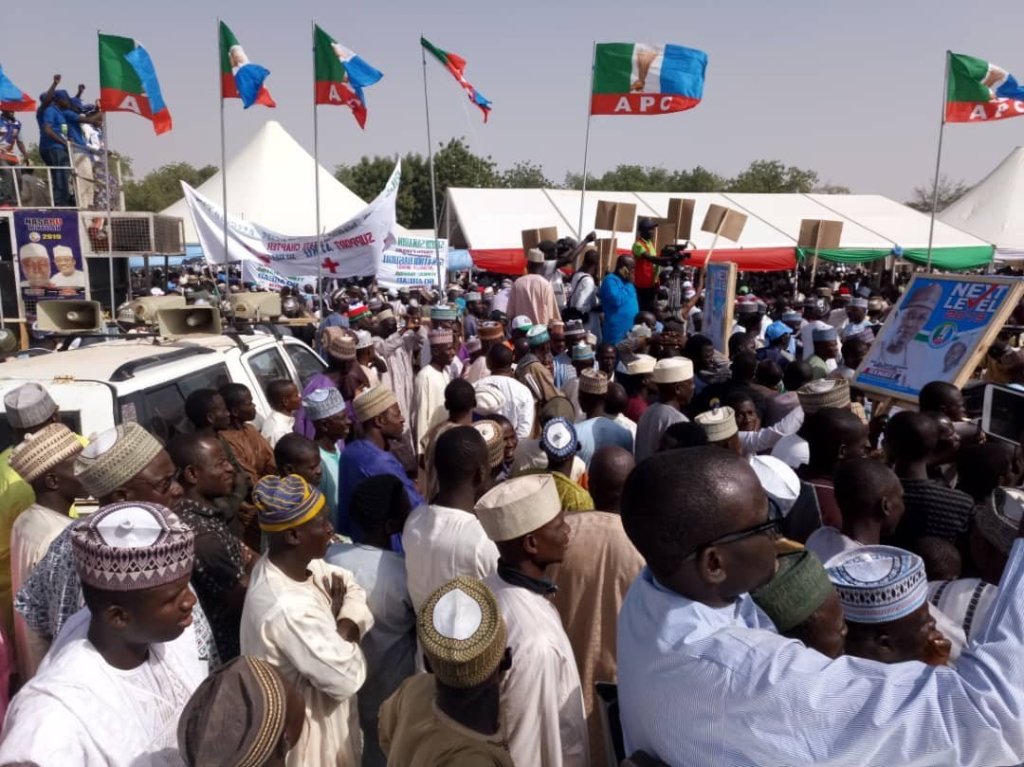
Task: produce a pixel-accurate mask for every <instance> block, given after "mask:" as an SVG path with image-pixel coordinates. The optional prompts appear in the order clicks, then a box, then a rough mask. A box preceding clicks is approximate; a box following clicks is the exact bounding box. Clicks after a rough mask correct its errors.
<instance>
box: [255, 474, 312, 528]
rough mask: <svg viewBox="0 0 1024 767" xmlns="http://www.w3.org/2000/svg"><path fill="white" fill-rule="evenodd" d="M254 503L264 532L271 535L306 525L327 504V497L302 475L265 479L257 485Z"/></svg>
mask: <svg viewBox="0 0 1024 767" xmlns="http://www.w3.org/2000/svg"><path fill="white" fill-rule="evenodd" d="M252 499H253V501H255V503H256V508H257V509H258V510H259V519H260V530H263V531H265V532H268V533H279V532H281V531H282V530H291V529H292V528H293V527H299V526H300V525H304V524H306V523H307V522H309V520H311V519H313V517H315V516H316V515H317V514H319V513H320V511H321V509H323V507H324V506H325V505H326V503H327V499H326V498H324V495H323V493H321V492H320V491H319V490H318V489H317V488H315V487H312V486H310V484H309V483H308V482H306V480H304V479H303V478H302V477H300V476H299V475H298V474H289V475H288V476H287V477H278V476H268V477H264V478H263V479H261V480H260V481H259V482H257V483H256V487H255V488H254V489H253V491H252Z"/></svg>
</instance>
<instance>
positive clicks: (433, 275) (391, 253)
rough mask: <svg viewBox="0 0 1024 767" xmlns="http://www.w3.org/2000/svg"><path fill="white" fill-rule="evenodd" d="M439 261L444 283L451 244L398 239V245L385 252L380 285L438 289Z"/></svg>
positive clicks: (408, 238) (414, 238)
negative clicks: (439, 261) (424, 286)
mask: <svg viewBox="0 0 1024 767" xmlns="http://www.w3.org/2000/svg"><path fill="white" fill-rule="evenodd" d="M438 258H440V260H441V279H446V276H445V275H447V274H448V240H445V239H440V240H423V239H420V238H418V237H399V238H398V242H397V244H396V245H394V246H393V247H391V248H389V249H388V250H387V251H385V252H384V256H383V257H382V258H381V261H380V268H379V269H378V270H377V284H378V285H380V286H381V287H384V288H411V287H415V286H417V285H436V284H437V261H438ZM442 287H443V286H442Z"/></svg>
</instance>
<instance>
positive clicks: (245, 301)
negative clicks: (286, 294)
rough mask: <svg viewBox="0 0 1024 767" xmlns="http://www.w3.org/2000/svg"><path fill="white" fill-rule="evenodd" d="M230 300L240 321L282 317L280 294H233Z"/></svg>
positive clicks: (229, 297)
mask: <svg viewBox="0 0 1024 767" xmlns="http://www.w3.org/2000/svg"><path fill="white" fill-rule="evenodd" d="M228 300H229V301H230V302H231V306H232V308H233V309H234V312H235V316H236V317H237V318H238V319H245V320H255V319H257V318H258V319H270V318H272V317H280V316H281V294H280V293H232V294H230V295H229V296H228Z"/></svg>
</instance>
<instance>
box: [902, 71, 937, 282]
mask: <svg viewBox="0 0 1024 767" xmlns="http://www.w3.org/2000/svg"><path fill="white" fill-rule="evenodd" d="M949 55H950V51H946V74H945V76H944V77H943V78H942V120H941V121H940V122H939V149H938V151H937V152H936V153H935V184H934V186H933V187H932V218H931V222H930V223H929V224H928V273H929V274H931V272H932V242H933V239H934V236H935V213H936V209H937V208H938V207H939V171H940V169H941V168H942V134H943V133H944V132H945V128H946V99H947V98H948V97H949ZM895 272H896V267H895V265H893V273H894V274H895Z"/></svg>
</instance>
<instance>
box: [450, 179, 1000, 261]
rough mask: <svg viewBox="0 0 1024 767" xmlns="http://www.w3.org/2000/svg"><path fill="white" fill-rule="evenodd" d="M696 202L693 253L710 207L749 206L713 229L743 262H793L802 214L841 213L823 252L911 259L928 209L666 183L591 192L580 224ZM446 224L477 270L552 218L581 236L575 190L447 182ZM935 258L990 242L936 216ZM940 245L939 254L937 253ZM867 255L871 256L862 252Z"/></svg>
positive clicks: (513, 256) (628, 237)
mask: <svg viewBox="0 0 1024 767" xmlns="http://www.w3.org/2000/svg"><path fill="white" fill-rule="evenodd" d="M676 197H685V198H689V199H693V200H694V201H695V208H694V216H693V231H692V232H691V234H690V239H691V240H692V241H693V243H694V245H695V246H696V249H697V253H696V258H697V260H699V259H700V257H701V256H702V255H703V254H704V253H706V251H707V249H708V248H710V247H711V244H712V241H713V239H714V235H712V234H710V233H708V232H704V231H701V230H700V225H701V223H702V222H703V220H704V216H705V214H706V213H707V210H708V207H709V206H710V205H712V204H717V205H725V206H727V207H730V208H734V209H736V210H738V211H740V212H741V213H745V214H746V215H747V217H748V218H747V223H746V226H745V227H744V229H743V233H742V234H741V235H740V239H739V241H738V242H731V241H729V240H726V239H724V238H719V240H718V243H717V245H716V247H715V258H714V260H716V261H718V260H720V259H721V260H726V259H727V260H734V261H736V262H737V263H738V265H739V268H740V269H741V270H744V271H758V270H761V271H769V270H776V269H792V268H794V266H795V265H796V259H797V257H798V256H799V255H801V254H800V253H798V252H797V249H796V244H797V239H798V237H799V233H800V222H801V221H802V220H803V219H825V220H833V221H842V222H843V234H842V239H841V247H840V250H837V251H834V252H829V251H823V252H822V253H821V254H820V255H821V256H822V257H823V258H826V259H828V258H830V257H831V258H832V260H835V261H840V262H857V261H865V260H873V259H876V258H883V257H885V256H888V255H892V254H893V253H894V252H895V253H901V252H902V253H903V255H904V257H906V258H908V259H910V260H914V261H916V260H918V257H919V255H920V252H921V251H922V250H925V251H926V250H927V247H928V229H929V223H930V221H929V216H926V215H924V214H922V213H919V212H918V211H915V210H913V209H911V208H908V207H906V206H905V205H902V204H900V203H898V202H896V201H895V200H890V199H889V198H887V197H882V196H881V195H857V194H850V195H825V194H733V193H696V194H686V193H667V192H592V191H588V192H587V193H586V195H585V198H584V200H583V232H582V234H583V235H585V234H586V233H587V232H589V231H590V230H591V229H592V224H593V221H594V215H595V212H596V210H597V203H598V201H599V200H607V201H610V202H630V203H634V204H635V205H636V206H637V215H638V216H654V217H660V216H665V215H666V214H667V213H668V201H669V200H670V199H672V198H676ZM446 206H447V216H446V221H445V226H446V227H447V231H448V236H449V238H451V240H452V243H453V245H454V246H456V247H466V248H468V249H469V251H470V253H471V254H472V256H473V260H474V262H475V263H476V265H477V266H478V267H479V268H481V269H488V270H491V271H497V272H504V273H508V274H520V273H522V271H523V269H524V260H523V253H522V230H523V229H531V228H540V227H545V226H554V227H556V229H557V230H558V236H559V237H567V236H568V237H575V238H577V239H578V238H579V237H580V236H581V233H580V232H579V231H578V229H579V215H580V193H579V192H577V191H573V190H569V189H466V188H450V189H448V193H447V199H446ZM618 237H619V243H618V245H619V249H620V250H622V249H628V248H629V247H630V246H631V245H632V239H633V235H632V234H630V233H620V234H619V235H618ZM934 247H935V249H936V251H935V252H933V261H934V263H935V265H936V266H939V267H940V268H969V267H972V266H976V265H979V264H984V263H987V262H988V261H990V260H991V258H992V247H991V245H989V244H988V242H986V241H984V240H982V239H979V238H978V237H975V236H972V235H970V234H967V233H966V232H963V231H960V230H959V229H957V228H955V227H953V226H950V225H948V224H944V223H942V222H936V224H935V234H934ZM939 251H941V253H942V258H941V263H940V259H939V258H937V257H936V256H937V253H938V252H939ZM868 256H870V257H868Z"/></svg>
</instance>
